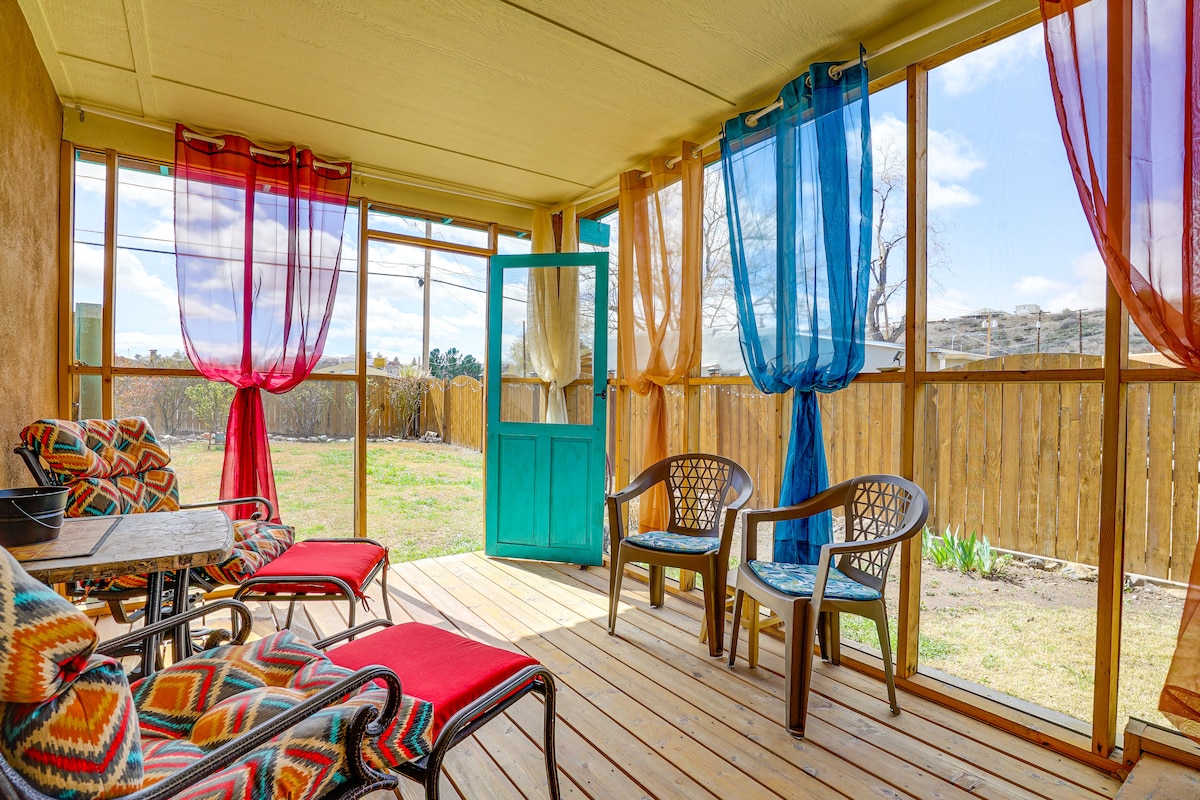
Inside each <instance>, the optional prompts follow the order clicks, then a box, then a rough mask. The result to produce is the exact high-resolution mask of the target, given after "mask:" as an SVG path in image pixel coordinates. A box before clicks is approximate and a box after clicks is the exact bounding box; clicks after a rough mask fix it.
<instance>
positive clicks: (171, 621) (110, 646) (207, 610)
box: [96, 600, 251, 655]
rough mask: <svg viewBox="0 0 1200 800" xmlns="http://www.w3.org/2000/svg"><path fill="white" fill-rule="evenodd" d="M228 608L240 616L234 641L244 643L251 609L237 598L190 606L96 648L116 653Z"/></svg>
mask: <svg viewBox="0 0 1200 800" xmlns="http://www.w3.org/2000/svg"><path fill="white" fill-rule="evenodd" d="M226 608H228V609H230V610H231V611H233V612H234V613H235V614H236V615H237V617H238V623H239V624H238V626H237V628H238V629H237V631H236V632H235V634H234V637H233V643H234V644H242V643H243V642H245V641H246V636H247V635H248V634H249V633H250V625H251V618H250V609H249V608H247V607H246V605H245V604H244V603H239V602H238V601H237V600H215V601H213V602H211V603H208V604H206V605H203V606H199V607H198V608H190V609H188V610H187V611H184V612H183V613H180V614H172V615H171V616H169V617H167V618H166V619H160V620H159V621H158V622H155V623H153V624H151V625H144V626H142V627H141V628H138V629H137V630H136V631H134V632H133V633H127V634H125V635H124V636H118V637H117V638H116V639H109V640H108V641H107V642H101V643H100V646H99V647H97V648H96V652H97V653H100V654H101V655H115V654H116V653H118V652H120V651H121V650H123V649H125V648H127V647H129V646H130V645H135V644H141V642H142V641H143V640H145V639H146V638H147V637H150V636H156V635H158V634H160V633H166V632H168V631H173V630H175V629H176V628H178V627H179V626H180V625H181V624H183V623H184V622H190V621H191V620H193V619H197V618H198V617H206V616H208V615H209V614H213V613H215V612H217V611H221V610H223V609H226Z"/></svg>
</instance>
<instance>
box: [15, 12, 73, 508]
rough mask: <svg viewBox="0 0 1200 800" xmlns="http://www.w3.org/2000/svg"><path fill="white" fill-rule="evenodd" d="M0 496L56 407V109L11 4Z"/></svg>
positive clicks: (20, 476)
mask: <svg viewBox="0 0 1200 800" xmlns="http://www.w3.org/2000/svg"><path fill="white" fill-rule="evenodd" d="M0 75H3V76H4V77H3V79H0V291H2V293H3V294H2V295H0V488H2V487H9V486H27V485H30V484H31V483H32V481H31V480H30V478H29V474H28V473H27V472H26V470H25V468H24V467H23V466H22V465H21V463H20V461H19V460H18V459H17V457H16V456H14V455H12V453H11V449H12V447H13V445H15V444H16V442H17V435H18V434H19V433H20V431H21V428H22V427H23V426H24V425H26V424H28V423H29V422H31V421H33V420H34V419H37V418H38V417H44V416H54V414H55V413H56V410H57V406H58V383H57V375H56V373H57V366H58V365H57V354H58V318H57V309H58V180H59V163H58V158H59V155H58V154H59V142H60V141H61V139H62V107H61V106H60V105H59V102H58V97H57V95H56V93H55V91H54V86H53V84H51V82H50V75H49V74H48V73H47V72H46V68H45V66H43V64H42V59H41V56H40V55H38V50H37V47H36V46H35V45H34V42H33V35H32V34H31V33H30V32H29V27H28V26H27V25H26V23H25V17H24V16H23V15H22V14H21V9H20V8H19V7H18V5H17V0H0Z"/></svg>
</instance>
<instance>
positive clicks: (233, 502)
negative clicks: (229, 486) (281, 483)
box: [179, 497, 275, 522]
mask: <svg viewBox="0 0 1200 800" xmlns="http://www.w3.org/2000/svg"><path fill="white" fill-rule="evenodd" d="M247 503H257V504H259V505H261V506H263V507H264V508H266V509H267V514H266V516H263V512H261V511H255V512H254V513H253V514H251V515H250V519H252V520H255V521H259V522H261V521H263V520H271V519H275V504H274V503H272V502H271V501H270V500H268V499H267V498H265V497H231V498H229V499H228V500H213V501H212V502H209V503H186V504H181V505H180V506H179V508H180V509H189V508H217V507H219V506H244V505H246V504H247Z"/></svg>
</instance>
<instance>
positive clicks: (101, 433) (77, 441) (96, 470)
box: [17, 417, 179, 517]
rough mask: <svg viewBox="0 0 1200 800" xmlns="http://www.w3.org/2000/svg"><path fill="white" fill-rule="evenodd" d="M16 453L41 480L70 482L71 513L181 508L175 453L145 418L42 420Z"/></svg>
mask: <svg viewBox="0 0 1200 800" xmlns="http://www.w3.org/2000/svg"><path fill="white" fill-rule="evenodd" d="M21 445H22V446H21V447H19V448H17V452H18V453H19V454H20V455H21V456H22V457H23V458H24V459H25V462H26V464H27V465H28V466H29V469H30V471H31V472H33V474H34V477H35V478H37V480H38V482H39V483H42V484H46V485H52V486H66V487H67V488H68V489H69V490H70V493H69V496H68V500H67V516H71V517H82V516H106V515H109V514H139V513H143V512H153V511H177V510H178V509H179V487H178V483H177V481H176V477H175V472H174V470H172V469H171V468H170V466H169V464H170V463H171V456H170V455H169V454H168V453H167V451H166V450H165V449H164V448H163V447H162V445H160V444H159V443H158V439H157V438H156V437H155V436H154V431H153V429H151V427H150V423H149V422H147V421H146V420H145V419H144V418H142V417H126V418H124V419H85V420H80V421H78V422H75V421H73V420H66V419H40V420H38V421H37V422H34V423H33V424H31V425H27V426H25V428H24V429H23V430H22V431H21Z"/></svg>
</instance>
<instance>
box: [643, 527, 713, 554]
mask: <svg viewBox="0 0 1200 800" xmlns="http://www.w3.org/2000/svg"><path fill="white" fill-rule="evenodd" d="M624 541H626V542H628V543H629V544H634V545H637V546H638V547H644V548H646V549H647V550H662V551H664V552H667V553H686V554H699V553H708V552H710V551H713V550H716V549H717V548H719V547H720V546H721V540H720V539H719V538H717V537H716V536H688V535H686V534H683V533H667V532H666V531H646V532H645V533H635V534H633V535H632V536H626V537H625V539H624Z"/></svg>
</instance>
